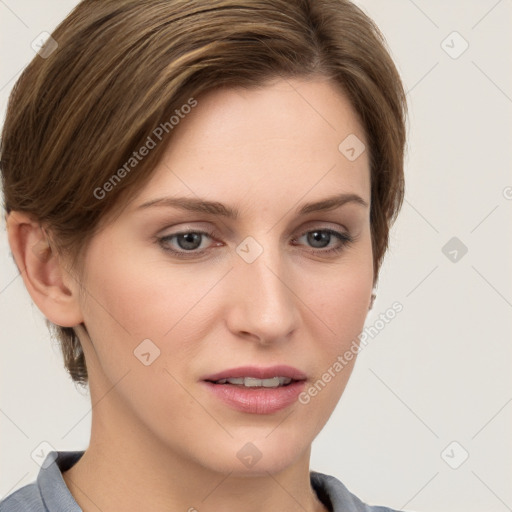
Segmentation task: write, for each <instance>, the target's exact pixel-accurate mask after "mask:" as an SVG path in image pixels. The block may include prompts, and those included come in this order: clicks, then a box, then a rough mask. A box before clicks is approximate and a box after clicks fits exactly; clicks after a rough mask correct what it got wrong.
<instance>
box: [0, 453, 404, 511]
mask: <svg viewBox="0 0 512 512" xmlns="http://www.w3.org/2000/svg"><path fill="white" fill-rule="evenodd" d="M83 453H84V452H50V453H49V454H48V455H47V457H46V459H45V461H44V462H43V465H42V467H41V470H40V471H39V474H38V476H37V481H35V482H34V483H31V484H29V485H26V486H25V487H22V488H21V489H18V490H17V491H15V492H13V493H12V494H10V495H9V496H7V497H6V498H5V499H3V500H2V501H0V512H81V510H82V509H81V508H80V507H79V506H78V504H77V502H76V501H75V500H74V498H73V496H72V495H71V493H70V492H69V489H68V488H67V486H66V482H64V479H63V478H62V472H64V471H66V470H68V469H69V468H70V467H72V466H73V465H74V464H75V463H76V462H77V461H78V459H80V457H81V456H82V455H83ZM310 478H311V486H312V487H313V489H314V490H315V492H316V493H317V496H318V499H319V500H320V501H321V502H322V503H323V504H324V505H325V507H326V508H327V510H329V511H330V512H398V511H396V510H392V509H390V508H386V507H372V506H370V505H365V504H364V503H363V502H362V501H361V500H360V499H359V498H357V497H356V496H354V495H353V494H352V493H351V492H350V491H349V490H348V489H347V488H346V487H345V486H344V485H343V484H342V483H341V482H340V481H339V480H338V479H336V478H334V477H333V476H328V475H324V474H322V473H317V472H316V471H311V472H310Z"/></svg>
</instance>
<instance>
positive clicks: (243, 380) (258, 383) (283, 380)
mask: <svg viewBox="0 0 512 512" xmlns="http://www.w3.org/2000/svg"><path fill="white" fill-rule="evenodd" d="M207 382H212V384H232V385H233V386H240V387H243V388H274V389H275V388H279V387H283V386H288V385H289V384H291V383H292V382H297V381H294V380H293V379H291V378H289V377H279V376H276V377H272V378H270V379H257V378H255V377H230V378H228V379H219V380H217V381H207Z"/></svg>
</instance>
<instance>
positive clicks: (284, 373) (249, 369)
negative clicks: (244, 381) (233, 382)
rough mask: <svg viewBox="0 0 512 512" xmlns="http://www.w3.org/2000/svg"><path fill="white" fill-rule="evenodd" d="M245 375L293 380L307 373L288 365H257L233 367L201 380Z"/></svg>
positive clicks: (303, 377)
mask: <svg viewBox="0 0 512 512" xmlns="http://www.w3.org/2000/svg"><path fill="white" fill-rule="evenodd" d="M243 377H252V378H254V379H261V380H263V379H273V378H275V377H284V378H287V379H291V380H292V381H300V380H306V374H305V373H303V372H301V371H300V370H298V369H297V368H294V367H293V366H288V365H276V366H269V367H266V368H263V367H256V366H240V367H238V368H231V369H229V370H224V371H222V372H218V373H214V374H212V375H208V376H206V377H203V378H202V379H201V380H205V381H208V382H214V383H216V382H218V381H220V380H223V379H236V378H243Z"/></svg>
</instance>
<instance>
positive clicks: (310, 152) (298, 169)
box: [137, 79, 370, 207]
mask: <svg viewBox="0 0 512 512" xmlns="http://www.w3.org/2000/svg"><path fill="white" fill-rule="evenodd" d="M197 101H198V105H197V106H196V107H195V108H194V109H193V110H192V111H191V112H190V113H189V114H187V115H186V116H185V117H184V118H183V119H182V120H181V121H180V123H179V126H177V127H176V130H175V132H174V133H173V138H172V140H171V142H170V144H169V146H168V148H167V149H166V151H165V153H164V156H163V158H162V159H161V161H160V163H159V164H158V165H157V169H156V170H155V173H154V175H153V176H152V179H151V180H150V181H149V182H148V184H147V185H146V186H145V187H144V189H143V190H142V191H141V193H140V194H139V195H138V196H137V204H140V203H141V202H144V201H147V200H150V199H152V198H154V197H155V196H161V195H163V194H164V193H168V194H171V195H172V194H176V195H189V196H191V197H193V196H201V197H211V198H214V199H217V200H218V199H219V198H223V199H225V197H226V195H228V194H239V195H240V194H242V195H243V196H244V198H245V199H246V200H247V201H248V202H250V201H251V200H253V201H261V200H263V199H264V198H269V200H270V199H272V200H273V201H274V202H275V201H285V200H286V201H288V202H289V201H292V200H295V201H297V200H298V199H300V197H301V196H303V195H304V194H305V193H308V194H310V198H312V199H314V196H315V194H317V195H318V194H323V193H325V192H329V193H332V192H336V191H338V192H348V193H350V192H352V193H357V194H359V195H361V196H363V197H364V199H365V200H367V201H368V202H369V200H370V198H369V183H370V180H369V178H370V176H369V158H368V151H366V150H364V151H363V150H362V148H365V147H366V146H367V143H366V137H365V133H364V129H363V128H362V125H361V123H360V121H359V119H358V116H357V114H356V112H355V111H354V109H353V107H352V106H351V104H350V102H349V100H348V99H347V98H346V97H345V96H344V95H343V94H342V92H341V91H340V90H339V89H338V88H337V87H336V86H335V85H334V84H333V83H332V82H330V81H328V80H327V79H309V80H304V79H302V80H301V79H287V80H283V79H280V80H276V81H274V82H272V83H269V84H267V85H265V86H262V87H258V88H251V89H232V88H230V89H217V90H214V91H211V92H209V93H207V94H205V95H204V96H202V97H199V98H197ZM346 141H348V142H346ZM347 144H348V145H349V146H350V145H351V146H354V145H355V149H356V150H357V152H358V153H359V152H361V154H360V155H358V156H357V154H356V156H357V158H355V159H354V158H353V152H352V153H348V157H350V156H352V158H348V157H347V153H346V149H347V148H346V146H347ZM349 149H350V148H349ZM308 190H309V191H310V192H308ZM260 204H261V203H260ZM261 206H262V207H263V206H265V205H264V204H261Z"/></svg>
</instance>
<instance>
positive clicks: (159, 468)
mask: <svg viewBox="0 0 512 512" xmlns="http://www.w3.org/2000/svg"><path fill="white" fill-rule="evenodd" d="M105 405H106V404H105ZM111 406H112V404H110V407H109V408H108V409H107V408H105V409H103V411H105V410H109V411H110V412H111V411H112V407H111ZM101 412H102V410H99V408H98V407H95V408H94V409H93V421H92V429H91V441H90V445H89V448H88V449H87V450H86V452H85V453H84V455H83V456H82V458H81V459H80V460H79V461H78V462H77V463H76V464H75V465H74V466H73V467H72V468H71V469H70V470H68V471H66V472H65V473H64V474H63V477H64V481H65V482H66V485H67V486H68V488H69V490H70V492H71V494H72V495H73V497H74V498H75V501H76V502H77V503H78V505H79V506H80V507H81V509H82V510H83V511H84V512H97V511H98V510H101V511H102V512H115V511H117V510H124V511H125V512H132V511H133V512H139V511H140V510H151V511H152V512H164V511H165V512H168V511H169V510H182V511H188V512H194V511H196V512H209V511H212V512H213V511H216V512H217V511H222V512H231V511H232V512H235V511H240V510H244V511H246V512H262V511H263V510H264V511H265V512H269V511H279V512H292V511H294V512H295V511H296V510H297V509H302V510H304V511H305V512H320V511H321V512H325V510H326V509H325V507H324V506H323V505H322V503H321V502H320V501H319V500H318V498H317V496H316V494H315V492H314V491H313V489H312V488H311V484H310V476H309V457H310V448H308V450H307V451H306V452H305V453H303V454H301V455H300V456H299V457H298V458H297V459H296V460H295V461H294V463H293V464H291V465H290V466H288V467H286V468H285V469H283V470H281V471H279V472H275V473H270V472H269V471H265V470H264V469H261V470H259V471H257V472H256V471H254V472H253V471H251V472H249V473H248V472H247V471H241V470H240V469H239V466H237V465H235V466H234V468H231V469H229V468H228V469H227V470H226V471H224V472H219V471H215V470H212V469H211V468H208V467H205V466H204V465H202V464H201V460H193V459H192V458H191V457H187V454H184V453H181V452H180V451H179V447H169V446H167V445H165V444H164V443H162V442H161V441H160V440H159V439H157V438H156V436H154V435H152V433H151V432H149V431H148V430H147V428H146V427H145V426H144V425H137V424H136V423H134V419H133V418H130V419H127V418H126V417H125V418H122V421H116V415H115V414H110V415H109V417H108V418H104V417H103V416H102V415H101ZM118 417H120V416H118ZM126 425H129V426H130V427H129V428H127V427H126ZM214 450H215V446H212V451H214ZM240 467H241V466H240ZM254 469H256V466H255V468H254Z"/></svg>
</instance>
